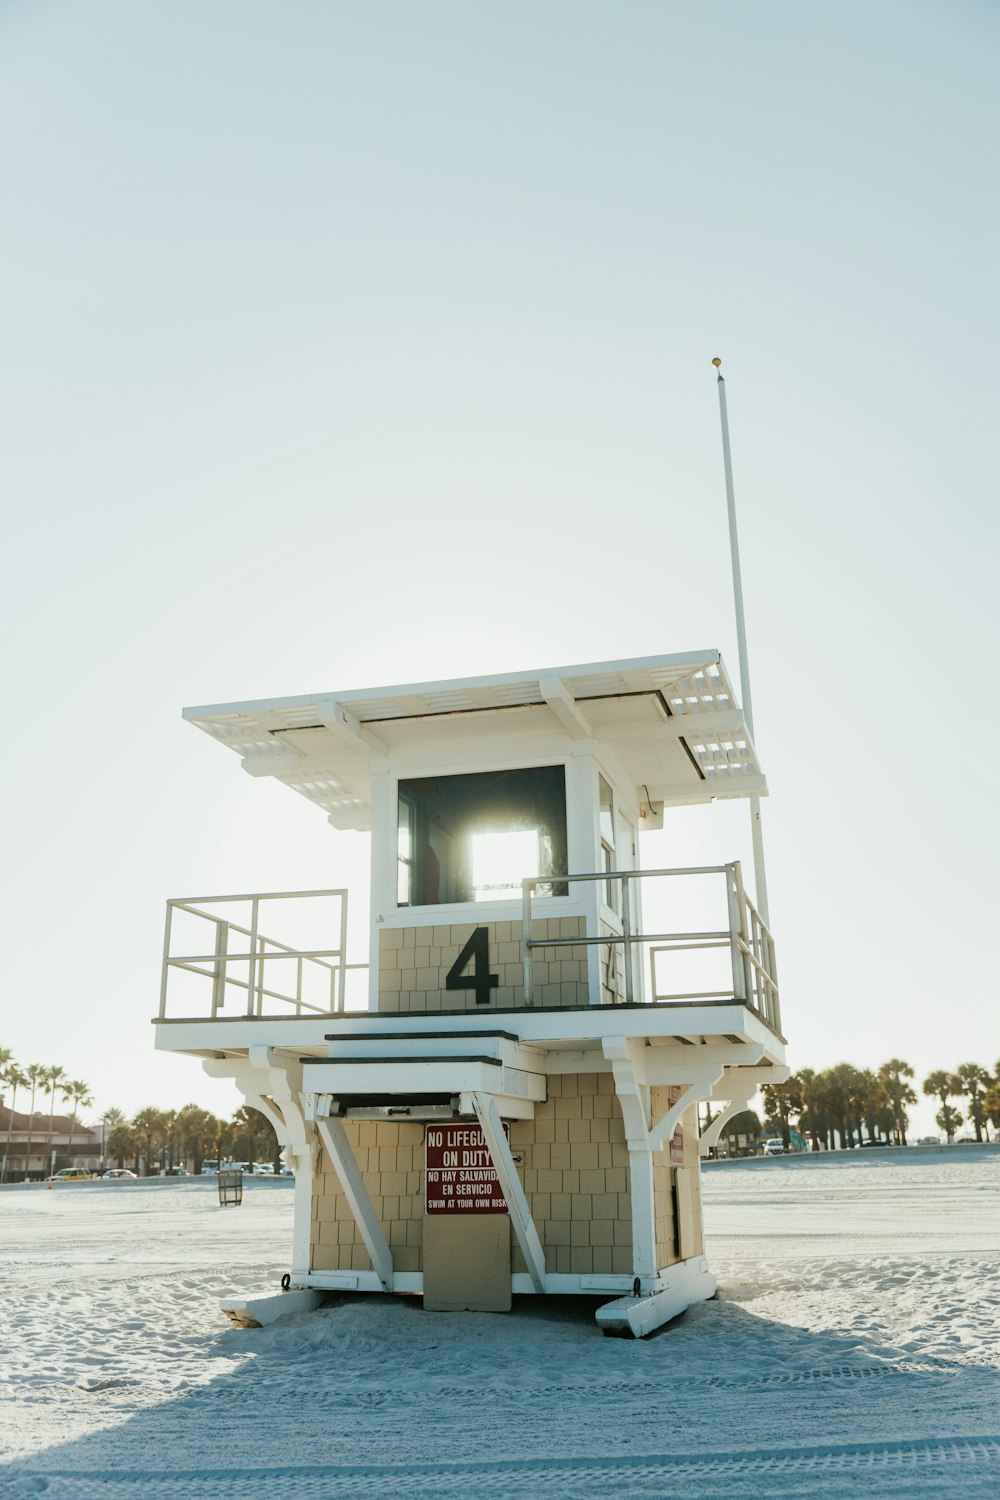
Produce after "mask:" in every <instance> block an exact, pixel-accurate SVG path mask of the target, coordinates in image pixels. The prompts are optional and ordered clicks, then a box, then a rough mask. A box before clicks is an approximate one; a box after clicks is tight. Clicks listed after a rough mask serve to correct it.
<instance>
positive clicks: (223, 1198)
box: [219, 1169, 243, 1208]
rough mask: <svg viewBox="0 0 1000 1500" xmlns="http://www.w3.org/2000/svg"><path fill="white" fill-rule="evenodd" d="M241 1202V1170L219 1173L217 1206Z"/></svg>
mask: <svg viewBox="0 0 1000 1500" xmlns="http://www.w3.org/2000/svg"><path fill="white" fill-rule="evenodd" d="M242 1202H243V1171H242V1169H240V1170H238V1171H235V1172H220V1173H219V1206H220V1208H225V1207H226V1206H227V1205H228V1204H230V1203H242Z"/></svg>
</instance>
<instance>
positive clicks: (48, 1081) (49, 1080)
mask: <svg viewBox="0 0 1000 1500" xmlns="http://www.w3.org/2000/svg"><path fill="white" fill-rule="evenodd" d="M44 1071H45V1078H44V1083H45V1090H46V1092H47V1094H48V1096H49V1133H48V1135H47V1136H46V1137H45V1155H46V1156H48V1157H51V1155H52V1120H53V1117H54V1115H55V1112H56V1091H57V1090H58V1089H59V1086H60V1084H61V1083H62V1081H63V1079H64V1078H65V1077H66V1070H65V1068H60V1067H58V1066H57V1065H55V1064H53V1066H52V1067H51V1068H46V1069H45V1070H44ZM50 1170H51V1167H50Z"/></svg>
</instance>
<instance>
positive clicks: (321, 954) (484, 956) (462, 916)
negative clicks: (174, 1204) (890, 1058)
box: [156, 651, 787, 1336]
mask: <svg viewBox="0 0 1000 1500" xmlns="http://www.w3.org/2000/svg"><path fill="white" fill-rule="evenodd" d="M185 718H187V719H188V720H189V721H190V722H191V723H193V724H195V725H197V726H198V728H200V729H202V730H204V731H205V732H206V733H207V734H209V735H211V736H212V737H213V738H214V739H216V740H218V741H219V742H220V743H221V744H223V745H225V746H227V747H228V748H229V749H230V750H231V751H234V752H235V753H236V754H237V755H238V756H239V757H240V759H241V761H242V765H243V768H244V770H246V771H247V772H249V773H250V774H251V775H252V776H271V777H275V778H276V779H277V780H278V781H281V782H284V784H285V785H286V786H288V787H290V788H291V789H292V790H293V791H296V792H299V793H300V794H301V795H302V796H304V797H307V798H308V799H309V800H310V801H311V802H314V803H315V804H316V805H317V806H318V807H319V808H321V809H322V810H323V812H324V813H325V814H326V815H327V817H328V818H329V820H330V822H331V823H332V824H333V826H334V828H337V829H359V830H368V831H370V835H371V874H370V903H371V908H370V942H369V951H368V955H367V963H365V962H364V961H363V960H356V959H355V957H354V955H349V954H348V952H347V933H348V928H349V924H348V892H347V890H346V889H339V888H338V889H334V890H327V891H313V892H293V893H260V894H256V895H251V896H239V897H236V896H226V897H220V898H206V899H190V900H175V901H171V902H169V903H168V913H167V933H166V941H165V948H164V965H163V987H162V994H161V1004H160V1013H159V1017H158V1019H157V1022H156V1045H157V1046H158V1047H159V1048H163V1049H166V1050H168V1051H173V1052H181V1053H187V1054H191V1055H193V1056H198V1057H201V1058H203V1059H204V1067H205V1069H206V1070H207V1072H208V1073H209V1074H211V1075H213V1076H215V1077H220V1078H230V1079H232V1080H233V1081H234V1082H235V1084H236V1086H237V1088H238V1089H239V1090H240V1091H241V1092H242V1094H243V1095H244V1097H245V1099H246V1101H247V1103H248V1104H251V1105H253V1106H254V1107H255V1108H257V1109H259V1110H261V1111H262V1112H263V1113H264V1114H265V1115H266V1116H267V1118H268V1119H269V1120H270V1121H271V1123H272V1124H273V1126H274V1128H275V1130H276V1131H277V1134H278V1138H279V1140H280V1141H281V1143H282V1145H283V1148H284V1154H285V1159H286V1161H287V1162H288V1163H289V1164H290V1165H291V1167H292V1168H293V1170H294V1172H295V1188H294V1191H295V1218H294V1231H293V1243H292V1248H291V1267H290V1272H289V1275H288V1277H287V1278H286V1280H287V1283H288V1286H289V1291H287V1292H286V1293H285V1294H284V1295H283V1296H281V1297H275V1298H273V1299H264V1300H263V1301H258V1302H257V1303H254V1304H245V1303H244V1304H236V1303H233V1304H230V1311H231V1313H232V1314H233V1316H234V1317H235V1318H237V1319H239V1318H241V1317H242V1318H243V1319H244V1321H247V1322H253V1321H267V1320H269V1319H270V1317H272V1316H273V1315H274V1312H275V1310H276V1309H277V1310H284V1309H288V1308H291V1307H299V1306H303V1305H308V1304H309V1303H310V1301H319V1300H320V1294H322V1293H327V1292H330V1291H361V1292H382V1293H409V1294H415V1295H421V1296H422V1297H423V1299H424V1303H425V1305H426V1306H427V1307H430V1308H436V1309H460V1308H472V1309H489V1310H496V1311H501V1310H505V1309H507V1308H509V1307H510V1303H511V1295H512V1293H513V1294H529V1295H547V1294H548V1295H551V1294H558V1295H566V1294H567V1293H569V1294H580V1295H585V1296H588V1297H592V1298H593V1297H604V1298H607V1299H608V1300H607V1301H606V1302H605V1303H604V1304H603V1305H602V1306H600V1308H599V1309H598V1312H597V1320H598V1323H599V1324H600V1326H601V1327H602V1328H603V1329H604V1330H605V1331H607V1332H624V1333H631V1334H634V1335H636V1336H639V1335H642V1334H645V1333H648V1332H650V1331H651V1330H652V1329H654V1328H656V1327H658V1326H659V1325H660V1324H661V1323H663V1322H665V1321H666V1320H667V1319H669V1318H671V1317H674V1316H675V1315H676V1314H678V1313H680V1312H682V1311H683V1310H684V1309H685V1308H686V1307H688V1306H689V1305H690V1304H691V1303H693V1302H696V1301H698V1300H700V1299H703V1298H706V1297H710V1296H711V1295H712V1294H713V1292H714V1290H715V1280H714V1277H713V1276H712V1274H711V1272H710V1270H709V1268H708V1265H707V1263H706V1259H705V1255H704V1248H703V1241H702V1212H701V1198H700V1189H699V1152H702V1153H703V1152H705V1151H706V1150H707V1149H708V1147H709V1146H710V1145H711V1144H712V1143H713V1142H714V1140H715V1138H716V1137H717V1135H718V1132H719V1130H720V1129H721V1126H722V1124H723V1123H724V1122H725V1120H726V1119H727V1118H728V1116H729V1114H730V1113H731V1112H733V1111H736V1110H738V1109H741V1108H743V1107H745V1105H746V1103H747V1101H748V1100H749V1098H750V1097H751V1095H752V1094H753V1093H754V1092H755V1091H756V1089H757V1088H758V1086H759V1085H760V1084H761V1083H764V1082H776V1081H781V1080H782V1079H784V1078H785V1077H786V1076H787V1069H786V1067H785V1051H784V1042H783V1039H782V1035H781V1021H780V1014H779V1008H778V986H777V978H776V969H775V961H774V947H773V943H772V939H771V934H770V932H769V931H768V929H767V927H766V926H765V924H764V922H763V921H762V919H761V916H760V915H759V913H758V911H757V909H756V907H755V905H754V902H753V901H752V900H751V898H750V896H749V895H748V893H747V890H746V889H745V887H744V882H743V876H742V872H741V868H740V865H739V863H738V862H737V861H734V860H730V861H729V862H726V861H725V860H723V861H722V862H720V863H719V864H717V865H712V866H708V867H703V868H702V867H699V868H693V869H692V868H686V869H647V870H643V869H642V868H641V864H640V857H639V856H640V847H641V842H642V840H641V835H642V832H643V831H644V830H648V829H656V828H660V827H661V826H663V822H664V819H667V820H669V817H670V812H671V809H673V808H676V807H679V806H689V805H691V804H693V803H709V802H712V801H714V800H716V799H722V798H756V797H759V796H761V795H763V794H764V793H765V792H766V786H765V782H764V777H763V773H762V771H761V768H760V765H759V763H758V760H757V754H756V751H755V749H754V745H753V742H752V737H751V735H750V733H749V731H748V729H747V725H746V723H745V718H744V714H743V712H742V710H741V708H740V706H739V704H738V703H737V702H736V700H735V696H734V693H733V690H732V687H731V686H730V680H729V677H728V676H727V673H726V670H725V668H724V666H723V664H722V661H721V659H720V657H719V655H718V653H717V652H715V651H702V652H695V653H693V654H690V655H672V656H652V657H646V658H642V659H639V660H633V661H614V662H601V663H597V664H592V665H585V666H572V667H559V668H553V669H549V670H544V671H530V672H521V673H515V674H510V675H503V676H491V677H478V678H468V679H462V680H458V681H447V682H430V683H421V684H418V685H411V686H402V687H385V688H366V689H363V690H361V691H354V692H343V693H331V694H323V695H320V696H318V697H312V698H300V697H297V698H278V699H274V700H270V701H265V702H252V703H232V704H226V705H221V706H216V707H208V708H193V709H187V710H185ZM690 885H699V886H704V887H705V888H706V889H713V890H714V892H715V895H716V897H717V908H716V909H717V913H718V917H717V919H716V920H714V921H713V922H712V923H710V924H709V925H708V926H705V925H699V926H698V927H697V930H689V929H688V928H685V927H684V926H683V925H678V923H677V921H675V920H672V918H671V912H672V911H677V910H684V909H686V908H685V907H684V903H683V902H682V901H681V899H680V893H681V892H682V890H683V889H684V888H685V887H687V886H690ZM654 888H655V891H654ZM655 892H659V894H656V893H655ZM309 907H313V908H315V910H316V912H317V913H319V912H325V913H326V914H327V921H328V928H327V931H326V932H325V933H324V934H321V935H320V936H319V937H318V938H317V936H316V934H315V933H313V934H307V932H306V928H305V926H303V925H302V921H303V917H302V913H303V912H305V911H306V910H307V909H308V908H309ZM644 910H646V911H650V912H652V911H654V910H655V912H656V917H655V920H654V921H653V922H652V923H650V921H649V920H648V919H644V915H643V913H644ZM293 914H294V920H293ZM664 914H665V915H664ZM283 919H284V920H283ZM296 924H298V925H296ZM703 959H705V960H711V961H714V962H715V963H717V964H718V963H719V962H720V961H721V963H722V965H723V970H724V972H723V977H722V979H721V981H719V982H718V983H717V984H716V985H715V986H714V987H712V986H709V987H708V988H689V987H687V986H686V984H685V983H684V982H682V983H681V985H680V988H677V987H676V980H674V981H672V979H671V975H676V974H681V975H682V976H689V975H690V973H691V972H692V969H691V965H692V964H694V963H695V962H698V961H701V960H703ZM690 984H691V980H690V978H688V979H687V985H690ZM704 1100H711V1101H714V1105H713V1107H714V1108H715V1109H716V1110H717V1111H718V1112H717V1113H716V1115H715V1119H714V1122H713V1124H712V1125H711V1127H710V1128H709V1129H708V1131H707V1132H703V1133H702V1135H701V1137H700V1138H699V1132H698V1109H697V1105H698V1103H699V1101H704ZM296 1293H298V1294H299V1295H298V1296H296V1295H295V1294H296ZM265 1303H266V1304H267V1305H265Z"/></svg>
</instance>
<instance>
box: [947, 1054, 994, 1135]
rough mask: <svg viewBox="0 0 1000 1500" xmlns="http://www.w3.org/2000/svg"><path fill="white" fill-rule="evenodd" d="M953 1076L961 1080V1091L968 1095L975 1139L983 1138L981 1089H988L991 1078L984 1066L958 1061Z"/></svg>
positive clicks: (983, 1110) (983, 1111)
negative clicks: (974, 1128)
mask: <svg viewBox="0 0 1000 1500" xmlns="http://www.w3.org/2000/svg"><path fill="white" fill-rule="evenodd" d="M955 1076H956V1078H958V1079H959V1080H960V1081H961V1084H962V1093H963V1094H968V1096H969V1119H970V1120H971V1121H972V1123H973V1125H974V1126H975V1127H976V1140H977V1141H981V1140H982V1138H983V1116H984V1114H985V1109H984V1104H983V1091H984V1090H985V1089H988V1088H989V1086H990V1084H991V1083H992V1082H993V1079H992V1078H991V1077H990V1075H989V1073H987V1071H986V1069H985V1068H981V1067H980V1066H979V1064H978V1063H973V1062H968V1063H959V1065H958V1067H957V1069H956V1070H955Z"/></svg>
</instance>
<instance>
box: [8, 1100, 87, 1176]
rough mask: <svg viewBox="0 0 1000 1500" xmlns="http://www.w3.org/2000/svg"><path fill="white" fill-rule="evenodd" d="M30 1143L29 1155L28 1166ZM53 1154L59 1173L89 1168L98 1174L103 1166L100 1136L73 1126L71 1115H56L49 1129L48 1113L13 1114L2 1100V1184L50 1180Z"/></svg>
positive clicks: (14, 1112) (77, 1125) (84, 1128)
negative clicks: (36, 1179) (63, 1170)
mask: <svg viewBox="0 0 1000 1500" xmlns="http://www.w3.org/2000/svg"><path fill="white" fill-rule="evenodd" d="M50 1128H51V1137H50V1134H49V1131H50ZM8 1134H9V1140H8ZM29 1140H30V1155H29V1156H28V1158H27V1163H26V1162H25V1153H26V1152H28V1150H29ZM71 1148H72V1154H70V1152H71ZM53 1152H54V1153H55V1158H56V1160H55V1169H56V1170H58V1168H60V1167H90V1168H92V1169H93V1170H95V1171H96V1169H97V1168H98V1167H99V1166H100V1164H101V1132H100V1131H99V1130H91V1129H89V1128H88V1127H87V1126H86V1125H83V1124H81V1122H80V1121H79V1120H77V1122H76V1124H75V1125H74V1123H73V1121H72V1120H71V1119H70V1117H69V1116H68V1115H53V1117H52V1121H51V1127H50V1122H49V1116H48V1111H47V1110H36V1111H35V1113H34V1115H24V1114H21V1113H20V1112H19V1111H18V1110H14V1111H11V1110H10V1109H8V1108H7V1106H6V1105H5V1104H4V1103H3V1101H2V1100H0V1180H2V1181H4V1182H20V1181H21V1180H22V1179H23V1178H24V1177H25V1176H29V1177H47V1176H48V1175H49V1173H50V1171H52V1170H53V1168H52V1156H53Z"/></svg>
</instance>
